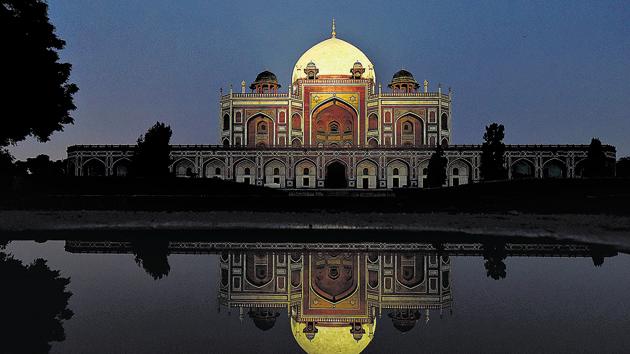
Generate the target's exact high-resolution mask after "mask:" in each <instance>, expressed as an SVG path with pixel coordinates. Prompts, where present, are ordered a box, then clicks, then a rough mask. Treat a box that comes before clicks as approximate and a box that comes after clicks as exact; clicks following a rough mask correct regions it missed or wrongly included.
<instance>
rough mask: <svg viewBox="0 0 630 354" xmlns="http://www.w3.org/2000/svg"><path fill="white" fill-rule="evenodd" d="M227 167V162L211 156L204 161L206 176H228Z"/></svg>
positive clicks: (221, 177)
mask: <svg viewBox="0 0 630 354" xmlns="http://www.w3.org/2000/svg"><path fill="white" fill-rule="evenodd" d="M226 172H227V169H226V167H225V162H223V161H222V160H220V159H217V158H211V159H209V160H208V161H205V162H204V163H203V175H204V177H206V178H220V179H224V178H226V177H227V176H226Z"/></svg>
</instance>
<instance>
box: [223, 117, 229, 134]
mask: <svg viewBox="0 0 630 354" xmlns="http://www.w3.org/2000/svg"><path fill="white" fill-rule="evenodd" d="M223 130H230V115H229V114H227V113H225V114H224V115H223Z"/></svg>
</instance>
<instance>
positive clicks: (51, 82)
mask: <svg viewBox="0 0 630 354" xmlns="http://www.w3.org/2000/svg"><path fill="white" fill-rule="evenodd" d="M0 33H2V55H1V56H0V70H1V72H2V74H1V75H0V76H1V77H2V80H1V81H0V85H2V87H3V89H2V90H1V91H2V96H1V97H2V104H1V105H0V117H2V121H1V123H0V124H2V125H1V128H0V146H7V145H10V144H15V143H16V142H18V141H21V140H24V139H25V138H26V137H27V136H33V137H35V138H36V139H37V140H39V141H41V142H45V141H48V140H49V138H50V135H51V134H52V133H53V132H55V131H61V130H63V126H64V125H65V124H71V123H73V122H74V119H73V118H72V117H71V116H70V112H71V111H73V110H74V109H76V106H75V105H74V103H73V95H74V94H75V93H76V92H77V91H78V88H77V86H76V85H75V84H73V83H69V82H68V80H69V77H70V70H71V65H70V64H68V63H61V62H59V54H58V51H59V50H61V49H63V48H64V46H65V42H64V41H63V40H62V39H60V38H59V37H57V35H56V34H55V27H54V26H53V25H52V24H51V23H50V21H49V19H48V5H47V4H46V3H45V2H44V1H42V0H0Z"/></svg>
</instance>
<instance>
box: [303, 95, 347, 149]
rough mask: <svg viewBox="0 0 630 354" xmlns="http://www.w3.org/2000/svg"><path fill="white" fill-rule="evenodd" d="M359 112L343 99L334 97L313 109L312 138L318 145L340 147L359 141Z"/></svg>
mask: <svg viewBox="0 0 630 354" xmlns="http://www.w3.org/2000/svg"><path fill="white" fill-rule="evenodd" d="M356 126H357V113H356V111H355V110H354V108H352V107H351V106H349V105H348V104H346V103H345V102H343V101H340V100H337V99H332V100H330V101H328V102H326V103H323V104H321V105H320V106H318V107H317V108H315V110H314V111H313V131H312V132H311V139H312V141H313V142H315V144H317V145H318V146H331V147H339V146H345V145H348V144H354V143H355V142H356V141H357V129H355V128H356Z"/></svg>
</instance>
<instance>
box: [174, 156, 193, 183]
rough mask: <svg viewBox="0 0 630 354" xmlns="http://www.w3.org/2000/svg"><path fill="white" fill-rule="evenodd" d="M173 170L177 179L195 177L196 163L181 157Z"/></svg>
mask: <svg viewBox="0 0 630 354" xmlns="http://www.w3.org/2000/svg"><path fill="white" fill-rule="evenodd" d="M171 166H172V170H173V172H174V173H175V177H189V178H190V177H195V176H196V171H195V163H194V162H193V161H192V160H191V159H189V158H188V157H180V158H179V159H177V160H175V161H174V162H173V164H172V165H171Z"/></svg>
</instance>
